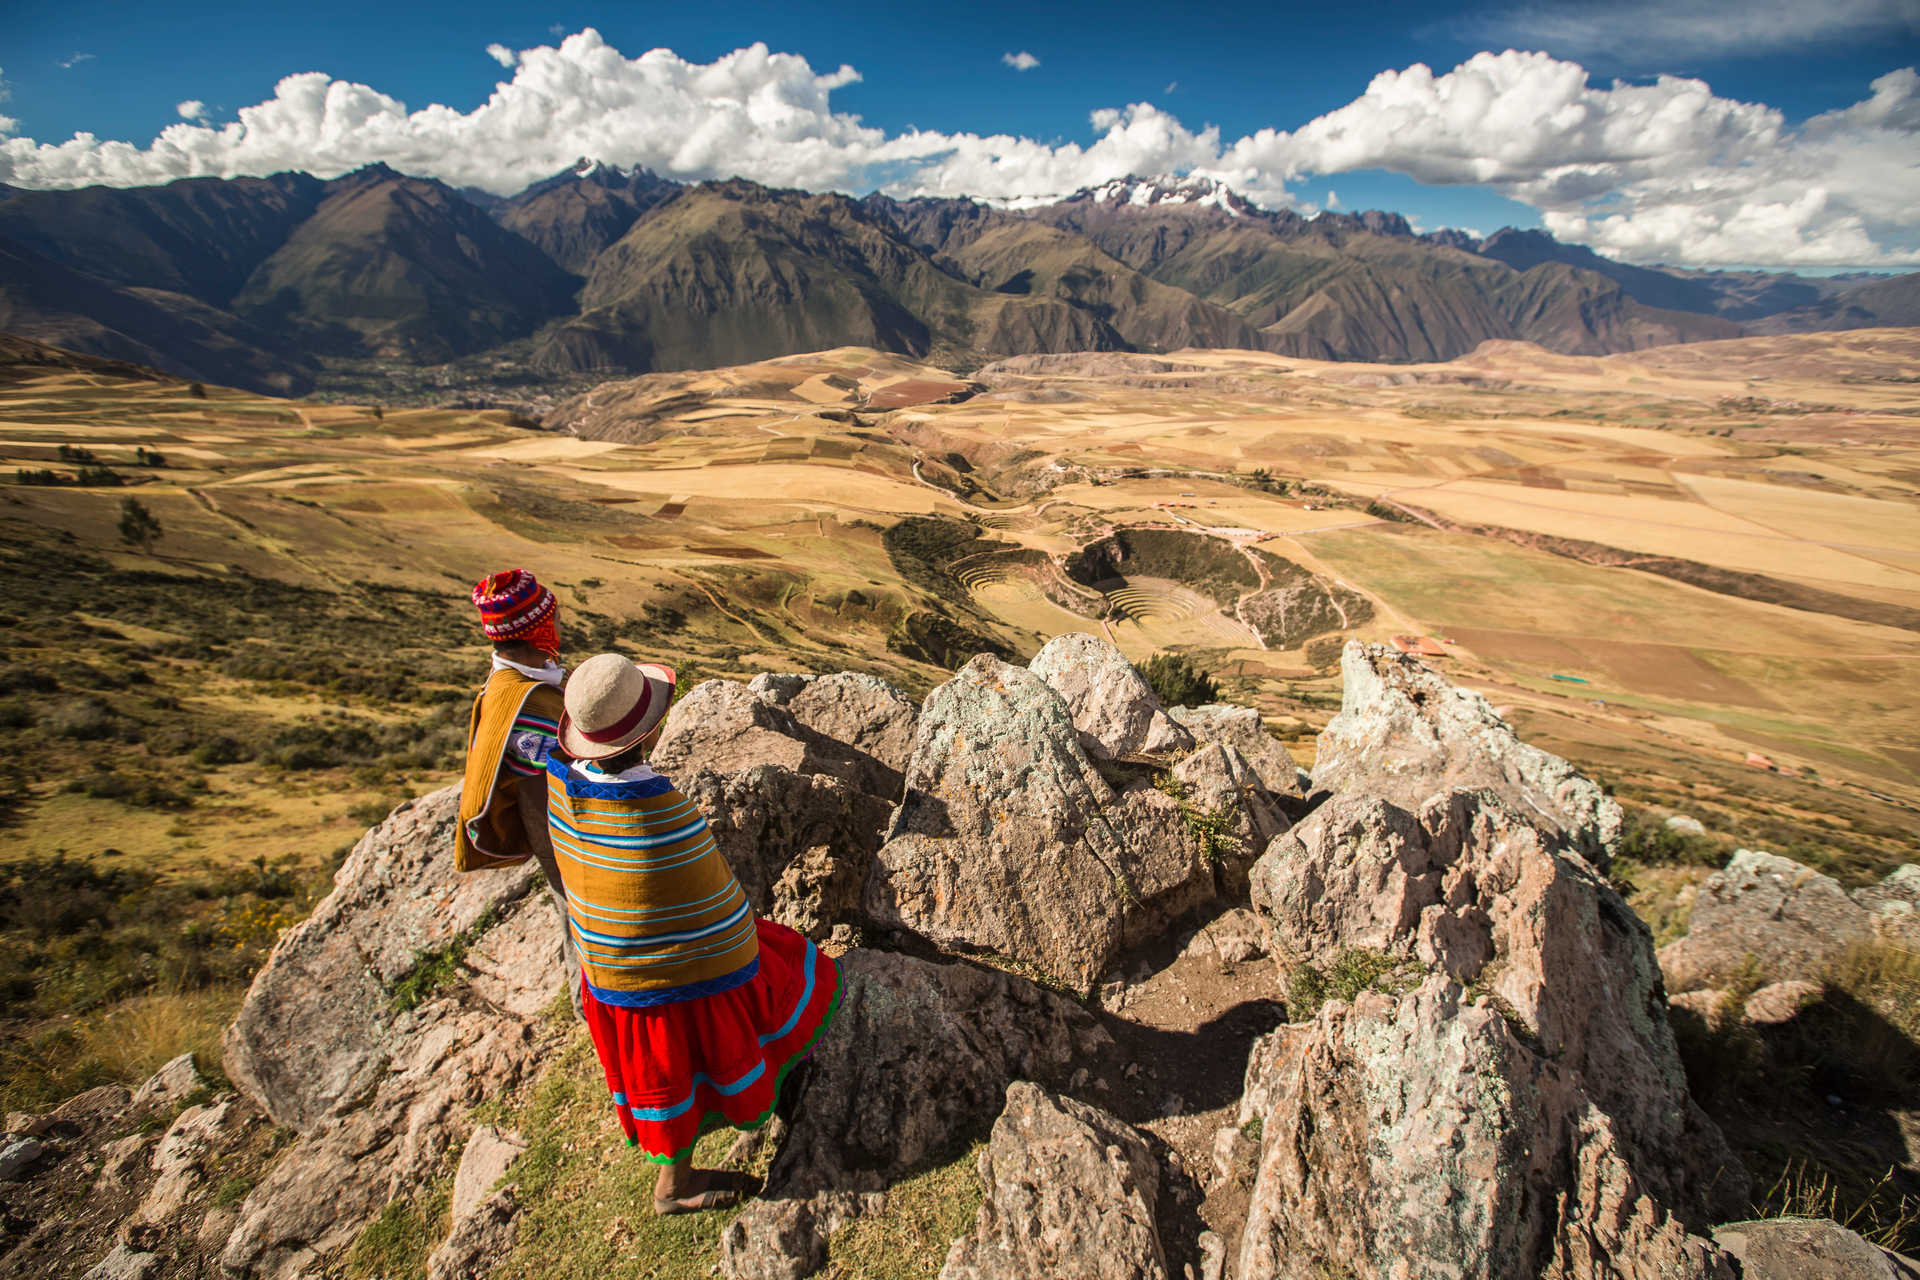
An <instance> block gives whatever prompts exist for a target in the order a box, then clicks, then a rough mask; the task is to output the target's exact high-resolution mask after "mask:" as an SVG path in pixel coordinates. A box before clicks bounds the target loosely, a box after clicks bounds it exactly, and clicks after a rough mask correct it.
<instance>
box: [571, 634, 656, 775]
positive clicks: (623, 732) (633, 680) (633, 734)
mask: <svg viewBox="0 0 1920 1280" xmlns="http://www.w3.org/2000/svg"><path fill="white" fill-rule="evenodd" d="M673 681H674V676H673V668H672V667H663V666H661V665H660V664H659V663H657V662H630V661H628V660H627V659H626V658H624V657H622V656H621V655H620V654H617V653H602V654H598V655H596V656H595V657H591V658H588V659H587V660H586V661H585V662H583V663H581V664H580V665H579V666H577V667H575V668H574V669H573V674H572V675H571V676H569V677H568V678H567V693H566V704H567V709H566V711H565V713H564V714H562V715H561V717H560V749H561V750H562V751H565V752H566V753H567V754H568V755H570V756H572V757H573V758H574V759H576V760H604V759H606V758H607V757H608V756H617V755H619V754H620V753H621V752H622V751H625V750H626V749H627V748H628V747H631V746H632V745H633V744H634V743H636V742H638V741H640V739H642V738H644V737H646V736H647V735H648V734H649V733H651V732H653V727H654V726H655V725H657V724H659V723H660V721H661V720H662V719H663V718H665V716H666V714H667V708H668V707H669V706H671V705H672V703H673Z"/></svg>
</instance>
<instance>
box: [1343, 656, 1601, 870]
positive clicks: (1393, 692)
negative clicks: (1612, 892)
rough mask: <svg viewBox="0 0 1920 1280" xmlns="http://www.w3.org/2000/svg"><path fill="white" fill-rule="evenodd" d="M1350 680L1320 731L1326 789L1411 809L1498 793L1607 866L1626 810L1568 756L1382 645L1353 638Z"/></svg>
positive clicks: (1346, 675)
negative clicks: (1545, 747)
mask: <svg viewBox="0 0 1920 1280" xmlns="http://www.w3.org/2000/svg"><path fill="white" fill-rule="evenodd" d="M1340 674H1341V679H1342V684H1343V689H1342V694H1341V702H1340V714H1339V715H1337V716H1335V717H1334V718H1333V719H1332V720H1331V721H1329V722H1328V724H1327V727H1326V728H1325V729H1324V730H1323V731H1322V732H1321V734H1320V739H1319V752H1318V755H1317V756H1316V757H1315V759H1314V765H1313V784H1314V786H1315V788H1316V789H1318V790H1320V791H1326V792H1330V793H1339V792H1342V791H1355V792H1365V793H1366V794H1369V795H1373V796H1377V797H1379V798H1380V799H1383V800H1387V801H1390V802H1391V803H1393V804H1395V805H1397V806H1398V807H1400V808H1402V809H1405V810H1408V811H1410V812H1411V811H1416V810H1418V809H1419V808H1420V806H1421V805H1423V804H1425V803H1426V801H1427V799H1428V798H1429V797H1430V796H1433V795H1436V794H1438V793H1440V792H1443V791H1451V790H1456V789H1463V788H1464V789H1485V790H1490V791H1492V792H1493V793H1494V794H1496V795H1498V796H1500V797H1501V799H1503V800H1505V801H1506V802H1507V803H1509V804H1510V805H1512V806H1513V807H1514V808H1515V809H1517V810H1518V811H1520V812H1521V813H1524V814H1526V815H1527V818H1528V820H1529V821H1532V822H1535V823H1538V824H1539V825H1540V827H1541V829H1542V830H1543V831H1546V832H1547V833H1548V834H1549V835H1551V836H1553V837H1554V838H1556V839H1563V840H1566V841H1568V842H1570V843H1571V844H1572V847H1573V848H1574V850H1575V852H1577V853H1579V854H1580V855H1581V856H1582V857H1584V858H1586V859H1587V860H1588V861H1589V862H1591V863H1593V864H1594V866H1595V867H1597V868H1599V869H1600V870H1601V871H1605V870H1606V869H1607V865H1608V863H1609V862H1610V861H1611V859H1612V856H1613V850H1614V847H1615V846H1616V845H1617V844H1618V843H1619V839H1620V806H1619V805H1617V804H1615V803H1614V802H1613V800H1612V799H1611V798H1609V797H1608V796H1607V795H1606V794H1605V793H1604V792H1603V791H1601V789H1600V787H1599V786H1598V784H1596V783H1594V782H1593V781H1592V780H1590V779H1588V778H1587V777H1585V776H1584V775H1582V774H1581V773H1580V772H1579V771H1578V770H1577V769H1575V768H1574V767H1573V766H1572V765H1570V764H1568V763H1567V762H1566V761H1565V760H1562V759H1561V758H1560V757H1559V756H1556V755H1552V754H1549V753H1548V752H1545V751H1542V750H1540V748H1538V747H1535V746H1533V745H1532V744H1530V743H1526V742H1522V741H1521V740H1520V739H1519V738H1518V737H1517V736H1515V734H1514V732H1513V730H1512V729H1511V728H1509V727H1508V726H1507V724H1506V722H1505V721H1503V720H1502V719H1500V717H1499V716H1497V715H1495V714H1494V713H1493V708H1492V707H1491V706H1489V705H1488V703H1487V700H1486V699H1485V698H1483V697H1481V696H1480V695H1479V694H1477V693H1474V692H1472V691H1470V690H1467V689H1460V688H1457V687H1455V686H1454V685H1452V684H1449V683H1448V682H1447V681H1446V680H1445V679H1444V678H1443V677H1441V676H1440V675H1439V674H1438V673H1436V672H1434V671H1433V670H1431V669H1430V668H1428V667H1426V666H1424V665H1423V664H1421V663H1420V662H1419V661H1417V660H1415V659H1414V658H1411V657H1408V656H1407V655H1405V654H1402V653H1399V652H1397V651H1396V650H1394V649H1392V648H1390V647H1388V646H1386V645H1381V644H1361V643H1360V642H1359V641H1349V642H1348V644H1347V647H1346V649H1345V650H1344V651H1343V652H1342V654H1341V657H1340Z"/></svg>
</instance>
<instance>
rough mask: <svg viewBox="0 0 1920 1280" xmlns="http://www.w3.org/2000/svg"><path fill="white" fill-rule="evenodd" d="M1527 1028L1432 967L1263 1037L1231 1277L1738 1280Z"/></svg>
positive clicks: (1264, 1279)
mask: <svg viewBox="0 0 1920 1280" xmlns="http://www.w3.org/2000/svg"><path fill="white" fill-rule="evenodd" d="M1527 1034H1528V1033H1527V1032H1526V1030H1525V1029H1524V1027H1522V1026H1518V1025H1514V1024H1513V1023H1510V1021H1509V1017H1508V1015H1507V1014H1506V1013H1505V1012H1504V1011H1502V1010H1501V1009H1500V1008H1499V1007H1498V1006H1497V1002H1496V1001H1494V1000H1493V999H1491V998H1484V997H1483V998H1481V999H1480V1000H1478V1001H1477V1002H1471V1003H1470V1002H1469V1001H1468V999H1467V997H1466V994H1465V993H1464V992H1463V991H1462V989H1461V988H1460V987H1459V986H1458V985H1457V984H1455V983H1454V982H1452V981H1451V980H1449V979H1448V978H1446V977H1445V976H1444V975H1441V974H1434V975H1431V976H1430V977H1429V978H1428V979H1427V980H1426V981H1425V982H1424V983H1423V984H1422V985H1421V986H1420V987H1418V988H1417V989H1415V990H1414V991H1412V992H1409V993H1406V994H1403V995H1399V996H1394V995H1389V994H1385V993H1381V992H1373V991H1369V992H1363V993H1362V994H1361V995H1360V996H1359V997H1358V998H1357V999H1355V1000H1354V1001H1353V1002H1352V1003H1351V1004H1343V1003H1340V1002H1337V1001H1336V1002H1334V1003H1332V1004H1329V1005H1327V1006H1326V1007H1325V1008H1323V1009H1322V1010H1321V1011H1320V1013H1319V1015H1318V1016H1317V1017H1315V1018H1314V1020H1313V1021H1311V1022H1309V1023H1306V1024H1294V1025H1289V1026H1285V1027H1282V1028H1280V1029H1279V1030H1278V1031H1276V1032H1274V1033H1273V1034H1272V1036H1270V1037H1269V1038H1268V1041H1266V1042H1263V1044H1262V1045H1261V1047H1260V1050H1259V1052H1257V1053H1256V1054H1255V1062H1256V1064H1258V1065H1259V1066H1260V1067H1261V1069H1262V1070H1263V1071H1264V1073H1265V1074H1264V1078H1263V1079H1261V1080H1259V1081H1254V1080H1251V1079H1250V1080H1249V1093H1250V1094H1252V1093H1254V1092H1255V1090H1256V1089H1257V1090H1258V1091H1259V1092H1260V1094H1261V1096H1262V1097H1263V1098H1264V1099H1265V1106H1264V1107H1263V1108H1262V1110H1261V1111H1259V1112H1256V1113H1255V1114H1256V1115H1258V1116H1259V1118H1260V1120H1261V1122H1262V1124H1261V1128H1260V1150H1259V1155H1258V1172H1257V1175H1256V1177H1255V1182H1254V1187H1253V1192H1252V1197H1251V1202H1250V1206H1249V1210H1248V1216H1247V1222H1246V1227H1245V1230H1244V1231H1243V1233H1242V1235H1241V1249H1240V1257H1239V1266H1238V1268H1237V1270H1236V1271H1235V1272H1234V1274H1235V1275H1236V1277H1238V1280H1269V1278H1271V1277H1288V1278H1289V1280H1317V1277H1321V1276H1326V1275H1345V1276H1350V1277H1354V1278H1355V1280H1376V1278H1381V1280H1384V1278H1387V1277H1403V1276H1437V1277H1456V1278H1460V1280H1466V1278H1469V1277H1471V1278H1474V1280H1505V1278H1506V1277H1510V1276H1565V1277H1572V1276H1580V1277H1613V1278H1618V1280H1631V1278H1633V1277H1641V1276H1663V1277H1675V1278H1678V1277H1713V1278H1714V1280H1732V1277H1733V1275H1734V1272H1733V1269H1732V1268H1731V1267H1730V1266H1729V1265H1728V1264H1727V1262H1726V1259H1725V1258H1724V1256H1723V1255H1722V1254H1721V1253H1720V1251H1719V1250H1718V1249H1716V1248H1715V1247H1714V1246H1713V1245H1712V1244H1711V1243H1710V1242H1709V1241H1707V1240H1705V1239H1703V1238H1702V1237H1700V1236H1698V1235H1694V1234H1692V1233H1690V1232H1689V1231H1688V1229H1687V1225H1686V1224H1685V1223H1684V1222H1683V1221H1681V1220H1679V1219H1678V1218H1676V1216H1675V1215H1674V1214H1673V1213H1672V1212H1671V1211H1670V1210H1669V1209H1668V1208H1667V1207H1666V1206H1665V1205H1663V1204H1662V1202H1661V1201H1660V1199H1659V1197H1658V1196H1656V1195H1654V1194H1652V1193H1651V1191H1650V1189H1649V1187H1648V1185H1647V1182H1646V1181H1645V1180H1644V1177H1643V1168H1642V1164H1641V1161H1640V1160H1639V1159H1636V1158H1635V1153H1634V1152H1632V1151H1631V1150H1630V1149H1628V1148H1626V1147H1625V1146H1624V1145H1623V1142H1622V1137H1621V1134H1620V1132H1619V1130H1618V1128H1617V1127H1616V1126H1615V1125H1614V1124H1613V1123H1612V1121H1611V1118H1610V1117H1609V1116H1608V1115H1607V1114H1606V1113H1605V1112H1603V1111H1601V1110H1600V1109H1599V1108H1597V1107H1595V1106H1593V1105H1592V1104H1591V1102H1590V1101H1588V1100H1587V1099H1586V1098H1584V1097H1582V1096H1581V1090H1580V1087H1579V1078H1578V1075H1577V1073H1575V1072H1573V1071H1570V1070H1567V1069H1565V1068H1563V1067H1561V1066H1560V1065H1558V1064H1556V1063H1554V1062H1553V1061H1552V1060H1551V1059H1550V1058H1547V1057H1545V1056H1543V1055H1542V1054H1540V1053H1538V1052H1536V1051H1534V1050H1533V1049H1531V1048H1530V1047H1529V1046H1528V1045H1527V1044H1526V1043H1525V1042H1524V1041H1523V1039H1522V1037H1524V1036H1526V1035H1527ZM1248 1118H1249V1119H1251V1118H1252V1117H1248Z"/></svg>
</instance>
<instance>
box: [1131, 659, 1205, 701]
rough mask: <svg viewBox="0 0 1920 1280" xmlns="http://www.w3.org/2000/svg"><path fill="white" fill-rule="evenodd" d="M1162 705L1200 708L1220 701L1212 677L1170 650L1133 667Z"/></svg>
mask: <svg viewBox="0 0 1920 1280" xmlns="http://www.w3.org/2000/svg"><path fill="white" fill-rule="evenodd" d="M1134 670H1136V671H1138V672H1139V673H1140V678H1141V679H1143V680H1145V681H1146V682H1147V684H1148V686H1149V687H1151V688H1152V689H1153V692H1154V693H1155V695H1157V696H1158V697H1159V699H1160V705H1161V706H1165V707H1203V706H1206V705H1207V704H1208V703H1210V702H1218V701H1219V700H1220V686H1219V685H1217V684H1215V683H1214V680H1213V677H1212V676H1210V675H1208V674H1207V673H1206V672H1204V671H1202V670H1201V669H1200V668H1198V667H1196V666H1194V665H1193V663H1191V662H1189V661H1188V660H1187V659H1185V658H1183V657H1181V656H1179V655H1178V654H1172V653H1156V654H1154V655H1153V656H1152V657H1151V658H1148V659H1147V660H1146V661H1145V662H1144V663H1142V664H1141V665H1139V666H1138V667H1135V668H1134Z"/></svg>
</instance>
